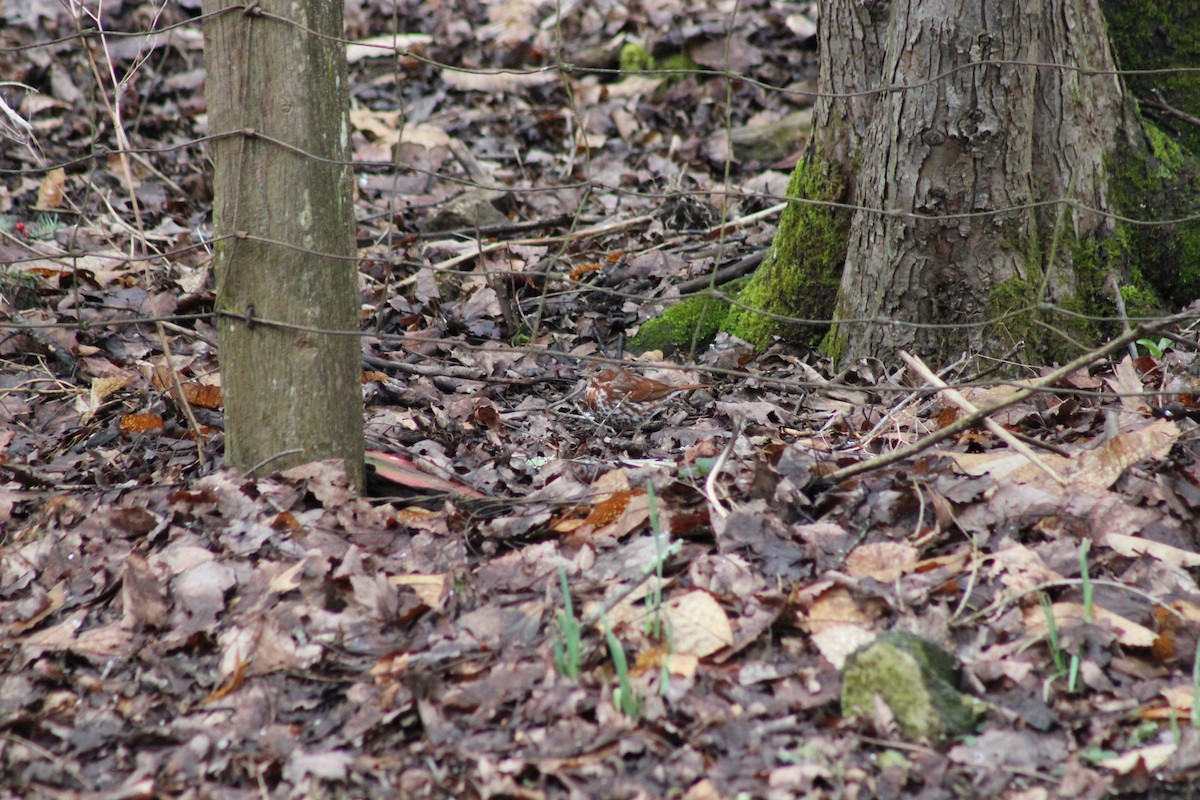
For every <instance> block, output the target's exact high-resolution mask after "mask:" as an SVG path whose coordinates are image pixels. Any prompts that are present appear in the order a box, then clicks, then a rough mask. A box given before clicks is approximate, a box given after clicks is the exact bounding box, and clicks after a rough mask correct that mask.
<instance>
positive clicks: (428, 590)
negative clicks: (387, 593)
mask: <svg viewBox="0 0 1200 800" xmlns="http://www.w3.org/2000/svg"><path fill="white" fill-rule="evenodd" d="M448 579H449V575H448V574H447V573H445V572H442V573H438V574H433V575H396V576H394V577H392V578H390V579H389V580H391V582H392V585H393V586H395V587H396V588H398V589H411V590H412V591H413V592H414V593H415V594H416V595H417V597H418V598H420V600H421V602H422V603H424V604H425V605H427V606H430V607H436V606H438V605H440V604H441V601H442V597H443V595H444V594H445V592H446V584H447V581H448Z"/></svg>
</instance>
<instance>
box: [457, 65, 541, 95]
mask: <svg viewBox="0 0 1200 800" xmlns="http://www.w3.org/2000/svg"><path fill="white" fill-rule="evenodd" d="M556 80H558V76H557V75H556V74H555V73H554V72H551V71H548V70H547V71H540V72H507V71H503V70H500V71H496V72H464V71H463V70H457V69H443V70H442V81H444V82H445V84H446V85H447V86H449V87H450V88H451V89H458V90H459V91H460V92H495V93H496V94H504V93H507V92H518V91H522V90H524V89H529V88H532V87H534V86H545V85H546V84H548V83H554V82H555V81H556Z"/></svg>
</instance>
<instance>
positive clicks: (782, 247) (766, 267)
mask: <svg viewBox="0 0 1200 800" xmlns="http://www.w3.org/2000/svg"><path fill="white" fill-rule="evenodd" d="M787 194H788V197H792V198H796V199H800V200H816V201H831V200H838V199H840V198H841V195H842V182H841V179H840V177H839V176H838V175H837V173H836V168H834V167H832V166H831V165H829V164H828V163H826V162H825V161H823V160H821V159H817V158H813V159H811V160H809V159H806V160H804V161H801V162H800V163H799V164H797V165H796V169H795V170H794V171H793V172H792V178H791V181H790V182H789V183H788V188H787ZM849 232H850V212H849V211H847V210H846V209H842V208H834V207H830V206H827V205H816V204H813V203H791V204H790V205H789V206H788V207H787V208H786V209H784V212H783V216H782V218H781V219H780V222H779V232H778V233H777V234H776V235H775V241H774V243H773V244H772V245H771V249H770V251H769V252H768V253H767V257H766V259H765V260H764V261H763V263H762V265H761V266H759V268H758V269H757V270H756V271H755V273H754V276H753V277H752V278H751V280H750V282H749V283H748V284H747V285H746V287H745V288H744V289H743V290H742V291H741V293H740V294H739V295H738V297H737V301H738V306H735V307H734V308H732V309H731V310H730V312H729V315H728V316H727V317H726V319H725V324H724V326H723V330H725V331H726V332H728V333H730V334H732V335H734V336H737V337H738V338H740V339H744V340H745V341H747V342H750V343H751V344H753V345H754V346H755V347H759V348H765V347H767V346H768V345H770V343H771V340H772V339H773V338H774V337H776V336H778V337H782V338H785V339H787V340H789V341H792V342H797V343H802V344H803V343H807V344H810V345H813V346H815V345H817V343H818V342H819V341H820V338H821V336H823V335H824V333H825V330H826V328H827V327H828V325H806V324H800V323H795V322H788V321H785V320H780V319H778V318H777V317H775V316H769V315H778V316H783V317H796V318H799V319H813V320H828V319H829V318H830V317H831V316H832V315H833V310H834V308H835V307H836V304H837V294H838V288H839V285H840V283H841V277H842V264H843V263H844V262H845V260H846V242H847V239H848V237H849ZM760 311H762V312H767V313H765V314H764V313H759V312H760Z"/></svg>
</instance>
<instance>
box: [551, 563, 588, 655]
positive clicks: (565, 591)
mask: <svg viewBox="0 0 1200 800" xmlns="http://www.w3.org/2000/svg"><path fill="white" fill-rule="evenodd" d="M558 582H559V585H560V586H561V587H562V595H563V607H562V608H561V609H560V610H559V612H558V614H557V615H556V616H557V619H558V635H557V636H555V637H554V667H555V669H557V670H558V674H559V675H562V676H563V677H565V678H577V677H579V673H580V672H581V671H582V669H583V667H582V661H583V658H582V652H583V631H582V626H581V625H580V624H579V620H578V619H576V618H575V607H574V604H573V603H572V602H571V590H570V588H569V587H568V586H567V570H566V568H565V567H564V566H563V565H562V564H559V565H558Z"/></svg>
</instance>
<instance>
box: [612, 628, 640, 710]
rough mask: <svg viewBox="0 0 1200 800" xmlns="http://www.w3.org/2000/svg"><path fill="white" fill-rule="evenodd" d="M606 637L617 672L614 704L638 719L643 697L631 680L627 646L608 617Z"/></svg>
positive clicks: (618, 708)
mask: <svg viewBox="0 0 1200 800" xmlns="http://www.w3.org/2000/svg"><path fill="white" fill-rule="evenodd" d="M604 638H605V639H606V640H608V651H609V653H610V654H611V655H612V660H613V669H614V670H616V673H617V688H616V689H614V690H613V705H615V706H616V707H617V710H618V711H620V712H621V713H622V714H624V715H625V716H627V717H629V718H630V719H638V718H639V717H641V715H642V698H641V697H640V696H639V695H638V693H637V692H635V691H634V690H633V684H632V683H631V682H630V680H629V662H628V661H626V660H625V648H624V647H622V646H621V642H620V641H619V640H618V639H617V636H616V634H614V633H613V632H612V628H610V627H609V625H608V619H607V618H605V620H604Z"/></svg>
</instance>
